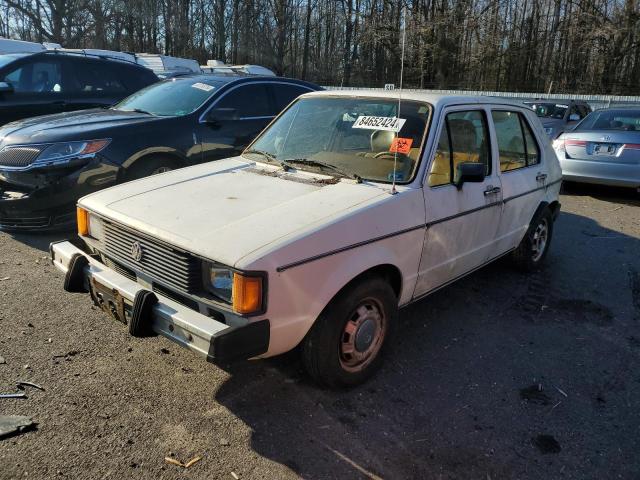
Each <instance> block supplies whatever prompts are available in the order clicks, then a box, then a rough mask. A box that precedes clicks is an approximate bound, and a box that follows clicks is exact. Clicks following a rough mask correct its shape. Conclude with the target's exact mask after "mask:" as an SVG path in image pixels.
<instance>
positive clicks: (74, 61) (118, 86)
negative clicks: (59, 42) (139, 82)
mask: <svg viewBox="0 0 640 480" xmlns="http://www.w3.org/2000/svg"><path fill="white" fill-rule="evenodd" d="M113 64H115V62H113ZM113 64H112V62H109V61H105V60H99V59H93V58H85V57H78V58H72V57H68V58H66V59H65V60H64V67H65V72H66V78H67V79H68V84H69V88H68V94H67V99H66V104H65V110H67V111H74V110H84V109H87V108H100V107H106V106H110V105H112V104H114V103H115V102H116V101H117V100H118V99H121V98H123V97H125V96H126V95H127V88H126V87H125V85H124V83H123V82H122V81H121V79H120V77H119V75H118V70H117V68H116V67H117V65H113Z"/></svg>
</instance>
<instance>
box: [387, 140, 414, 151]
mask: <svg viewBox="0 0 640 480" xmlns="http://www.w3.org/2000/svg"><path fill="white" fill-rule="evenodd" d="M412 143H413V138H402V137H396V138H394V139H393V142H391V146H390V147H389V151H390V152H391V153H402V154H404V155H406V154H408V153H409V152H410V151H411V144H412Z"/></svg>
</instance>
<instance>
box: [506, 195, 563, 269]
mask: <svg viewBox="0 0 640 480" xmlns="http://www.w3.org/2000/svg"><path fill="white" fill-rule="evenodd" d="M552 234H553V215H552V214H551V211H550V210H549V208H548V207H545V208H543V209H542V210H540V212H538V214H537V215H536V216H535V217H534V218H533V220H532V221H531V224H530V225H529V230H527V233H526V234H525V236H524V238H523V239H522V241H521V242H520V245H519V246H518V248H516V250H515V251H514V252H513V260H514V263H515V264H516V266H517V267H518V268H520V269H521V270H524V271H527V272H531V271H535V270H537V269H538V268H540V266H541V265H542V262H543V261H544V259H545V257H546V256H547V252H548V251H549V245H550V244H551V237H552Z"/></svg>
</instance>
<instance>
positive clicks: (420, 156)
mask: <svg viewBox="0 0 640 480" xmlns="http://www.w3.org/2000/svg"><path fill="white" fill-rule="evenodd" d="M309 93H311V92H309ZM306 98H343V99H344V98H350V99H362V100H374V101H375V100H381V101H389V100H392V101H397V100H398V99H397V98H390V97H378V96H371V95H358V94H357V93H356V94H354V95H350V96H348V97H346V96H345V95H331V94H329V95H327V94H326V93H324V94H322V95H309V96H307V95H306V94H303V95H300V96H299V97H298V98H296V99H295V100H294V101H293V102H291V103H290V104H289V105H288V106H287V107H286V108H285V109H284V110H282V111H281V112H280V113H279V114H278V115H276V116H275V117H274V118H273V120H271V122H270V123H269V124H268V125H267V126H266V127H265V128H264V129H263V130H262V132H260V134H259V135H258V136H257V137H256V138H254V139H253V141H252V142H251V143H250V144H249V145H247V147H246V148H245V149H244V150H243V151H242V153H241V154H240V156H241V157H242V158H244V159H246V160H249V161H252V162H257V163H263V164H264V165H271V166H272V165H273V163H268V162H265V161H260V160H254V159H251V158H247V157H245V156H244V154H245V152H247V151H248V150H251V149H252V147H253V144H254V143H256V142H257V141H258V140H259V139H260V138H261V137H262V136H263V135H264V133H265V132H266V131H267V130H269V129H270V128H271V126H272V125H273V124H274V123H275V122H277V121H278V119H279V118H280V117H281V116H282V115H284V114H285V113H286V112H287V111H289V109H290V108H292V107H293V106H295V105H296V104H297V103H298V102H299V101H300V100H303V99H306ZM404 102H411V103H420V104H422V105H426V106H427V108H428V109H429V116H428V117H427V121H426V123H425V127H424V132H423V133H422V140H421V142H420V152H419V153H418V161H417V162H416V166H415V168H414V169H413V173H412V175H411V178H409V179H408V180H404V181H402V182H398V181H396V182H395V185H411V184H412V183H413V182H415V181H416V179H418V178H419V175H418V173H419V172H420V170H421V169H422V163H423V157H424V151H425V148H426V146H427V139H428V138H429V132H430V131H431V123H432V121H433V111H434V106H433V105H432V104H431V103H429V102H426V101H423V100H412V99H406V100H404ZM400 111H401V112H402V107H400ZM276 161H277V162H279V160H276ZM296 170H298V169H296ZM299 170H302V171H304V172H307V173H317V172H315V171H313V170H307V169H304V168H300V169H299ZM324 174H326V175H331V173H329V172H325V173H324ZM362 182H363V183H374V184H381V185H393V184H394V182H393V181H388V182H385V181H383V180H371V179H369V178H366V177H362Z"/></svg>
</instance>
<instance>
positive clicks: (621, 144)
mask: <svg viewBox="0 0 640 480" xmlns="http://www.w3.org/2000/svg"><path fill="white" fill-rule="evenodd" d="M553 148H554V150H555V151H556V155H557V156H558V160H560V166H561V167H562V178H563V179H564V180H568V181H571V182H582V183H598V184H602V185H612V186H619V187H632V188H638V189H640V108H607V109H602V110H596V111H595V112H592V113H590V114H589V115H588V116H587V117H586V118H585V119H584V120H583V121H582V122H580V123H579V124H578V125H577V126H576V128H575V129H574V130H573V131H570V132H566V133H563V134H562V135H561V136H560V137H558V139H557V140H555V141H554V142H553Z"/></svg>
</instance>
